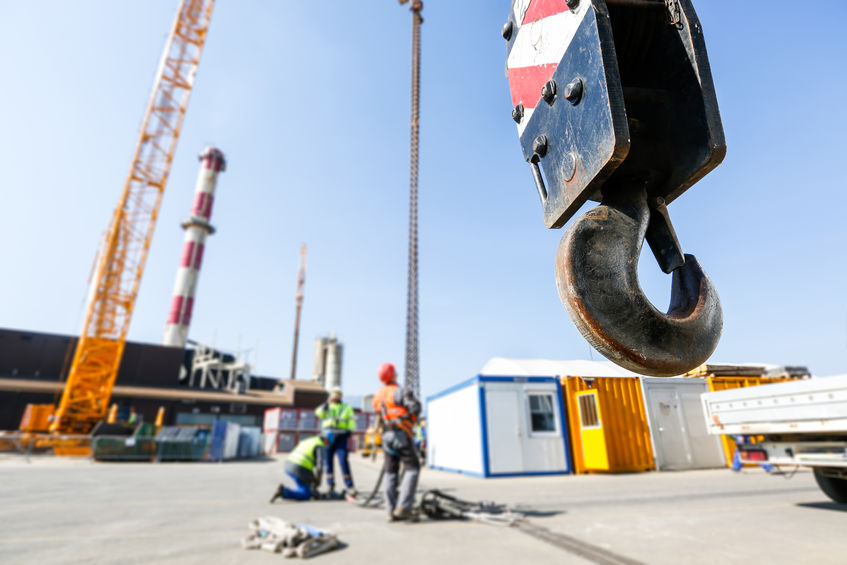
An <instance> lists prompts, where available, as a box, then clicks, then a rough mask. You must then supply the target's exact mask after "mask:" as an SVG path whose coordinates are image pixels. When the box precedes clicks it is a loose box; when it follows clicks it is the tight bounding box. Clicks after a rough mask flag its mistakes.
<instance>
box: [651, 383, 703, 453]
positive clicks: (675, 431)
mask: <svg viewBox="0 0 847 565" xmlns="http://www.w3.org/2000/svg"><path fill="white" fill-rule="evenodd" d="M647 396H648V398H649V400H648V402H649V404H648V405H649V407H650V427H651V430H652V432H653V442H654V443H655V445H656V464H657V466H658V467H659V469H688V468H690V467H691V464H692V460H691V453H690V450H689V447H688V442H687V441H686V433H687V431H686V428H685V419H684V417H683V414H682V405H681V402H680V399H679V395H678V394H677V391H676V389H675V388H673V387H652V386H651V387H649V388H647Z"/></svg>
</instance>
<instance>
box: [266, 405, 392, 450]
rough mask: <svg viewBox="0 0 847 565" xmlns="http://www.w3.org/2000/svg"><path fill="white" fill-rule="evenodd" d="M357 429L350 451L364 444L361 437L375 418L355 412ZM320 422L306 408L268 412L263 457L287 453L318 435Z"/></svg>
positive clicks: (354, 410)
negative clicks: (268, 454)
mask: <svg viewBox="0 0 847 565" xmlns="http://www.w3.org/2000/svg"><path fill="white" fill-rule="evenodd" d="M353 414H354V415H355V418H356V429H355V430H354V431H353V433H352V434H351V436H352V437H351V438H350V444H351V445H350V449H351V450H355V449H356V448H357V447H358V446H360V445H361V444H362V436H363V435H364V433H365V430H366V429H367V428H368V426H370V425H373V424H374V423H375V420H376V414H370V413H364V412H362V411H361V410H359V409H357V408H354V409H353ZM320 431H321V422H320V420H319V419H318V418H317V417H316V416H315V411H314V410H308V409H305V408H268V409H267V410H265V417H264V424H263V445H262V449H263V451H264V453H286V452H289V451H291V450H292V449H294V447H295V446H296V445H297V444H298V443H299V442H300V441H301V440H303V439H306V438H308V437H311V436H314V435H316V434H319V433H320Z"/></svg>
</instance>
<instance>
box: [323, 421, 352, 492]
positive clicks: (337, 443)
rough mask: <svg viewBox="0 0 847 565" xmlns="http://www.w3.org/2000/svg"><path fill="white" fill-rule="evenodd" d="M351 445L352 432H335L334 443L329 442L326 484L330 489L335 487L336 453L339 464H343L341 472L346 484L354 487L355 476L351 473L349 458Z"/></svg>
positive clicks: (348, 486)
mask: <svg viewBox="0 0 847 565" xmlns="http://www.w3.org/2000/svg"><path fill="white" fill-rule="evenodd" d="M349 446H350V434H349V433H341V434H335V437H334V438H333V439H332V443H331V444H329V447H328V448H327V453H326V484H327V485H328V486H329V488H330V489H334V488H335V476H334V474H333V468H334V466H335V465H334V464H335V462H334V461H333V459H335V455H336V454H337V455H338V464H339V465H341V474H342V475H343V476H344V486H345V487H347V488H353V476H352V475H351V474H350V462H349V460H348V458H347V457H348V455H347V454H348V449H349Z"/></svg>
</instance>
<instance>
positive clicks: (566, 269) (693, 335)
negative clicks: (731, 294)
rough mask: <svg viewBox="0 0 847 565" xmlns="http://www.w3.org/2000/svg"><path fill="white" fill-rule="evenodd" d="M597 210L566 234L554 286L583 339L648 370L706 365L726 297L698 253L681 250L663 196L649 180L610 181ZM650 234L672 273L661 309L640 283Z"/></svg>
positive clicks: (659, 372) (674, 371) (664, 372)
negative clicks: (650, 189)
mask: <svg viewBox="0 0 847 565" xmlns="http://www.w3.org/2000/svg"><path fill="white" fill-rule="evenodd" d="M604 192H605V194H604V196H603V198H602V200H601V202H600V205H599V206H597V207H596V208H593V209H591V210H589V211H588V212H586V213H584V214H583V215H582V216H580V217H579V218H578V219H577V220H576V221H575V222H574V223H573V224H572V225H571V226H570V227H569V228H568V229H567V230H566V231H565V233H564V235H563V236H562V240H561V242H560V243H559V249H558V252H557V254H556V286H557V287H558V290H559V297H560V298H561V300H562V304H564V306H565V309H566V310H567V312H568V314H569V315H570V317H571V320H573V322H574V324H575V325H576V326H577V328H578V329H579V332H580V333H581V334H582V335H583V337H584V338H585V339H586V340H588V342H589V343H591V345H592V346H594V347H595V348H596V349H597V350H598V351H600V353H602V354H603V355H605V356H606V357H608V358H609V359H611V360H612V361H614V362H615V363H617V364H618V365H621V366H623V367H626V368H627V369H630V370H632V371H635V372H637V373H640V374H644V375H653V376H658V377H667V376H673V375H680V374H682V373H685V372H686V371H688V370H690V369H692V368H694V367H697V366H699V365H701V364H702V363H704V362H705V361H706V359H708V357H709V356H710V355H711V354H712V352H713V351H714V350H715V347H717V344H718V341H719V339H720V334H721V329H722V327H723V317H722V316H723V314H722V311H721V304H720V299H719V298H718V294H717V291H716V290H715V287H714V286H713V285H712V281H711V280H710V279H709V277H708V276H706V274H705V273H704V272H703V270H702V268H701V267H700V264H699V263H698V261H697V259H696V258H695V257H694V256H693V255H688V254H686V255H683V254H682V251H681V249H680V248H679V244H678V242H677V240H676V235H675V234H674V232H673V227H672V226H671V224H670V219H669V217H668V216H667V209H666V208H665V205H664V201H663V200H662V199H661V198H652V199H651V198H648V196H647V191H646V189H645V188H644V187H643V186H633V185H628V186H618V187H616V188H614V189H610V187H606V189H605V190H604ZM645 237H646V238H647V240H648V242H649V243H650V245H651V248H652V249H653V252H654V254H655V255H656V257H657V259H658V260H659V263H660V265H661V266H662V269H663V270H664V271H665V272H667V273H670V272H673V282H672V286H671V300H670V307H669V308H668V311H667V313H662V312H661V311H659V310H658V309H657V308H656V307H655V306H653V304H651V303H650V301H649V300H648V299H647V297H646V296H645V295H644V292H643V291H642V289H641V286H640V285H639V283H638V258H639V256H640V254H641V247H642V244H643V242H644V239H645Z"/></svg>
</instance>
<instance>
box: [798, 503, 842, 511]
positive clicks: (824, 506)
mask: <svg viewBox="0 0 847 565" xmlns="http://www.w3.org/2000/svg"><path fill="white" fill-rule="evenodd" d="M797 506H800V507H801V508H814V509H816V510H835V511H836V512H847V504H838V503H837V502H798V503H797Z"/></svg>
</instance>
